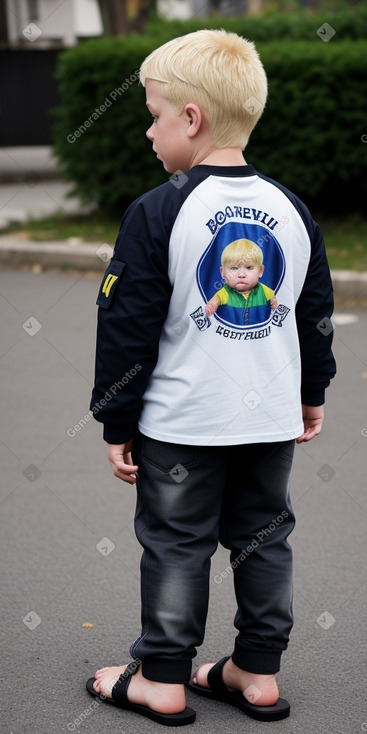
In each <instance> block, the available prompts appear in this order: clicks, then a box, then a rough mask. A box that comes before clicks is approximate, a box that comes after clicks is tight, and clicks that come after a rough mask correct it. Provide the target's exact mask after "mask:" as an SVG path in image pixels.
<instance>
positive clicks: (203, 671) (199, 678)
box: [193, 663, 215, 688]
mask: <svg viewBox="0 0 367 734" xmlns="http://www.w3.org/2000/svg"><path fill="white" fill-rule="evenodd" d="M214 664H215V663H205V665H201V666H200V668H198V669H197V671H196V673H195V675H194V678H193V681H194V683H196V685H198V686H202V688H210V686H209V684H208V673H209V670H210V669H211V668H212V667H213V665H214Z"/></svg>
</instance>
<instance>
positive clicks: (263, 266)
mask: <svg viewBox="0 0 367 734" xmlns="http://www.w3.org/2000/svg"><path fill="white" fill-rule="evenodd" d="M264 270H265V265H262V266H261V268H260V270H259V278H261V276H262V274H263V272H264Z"/></svg>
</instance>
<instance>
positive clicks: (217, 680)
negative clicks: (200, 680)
mask: <svg viewBox="0 0 367 734" xmlns="http://www.w3.org/2000/svg"><path fill="white" fill-rule="evenodd" d="M229 658H230V656H229V655H228V656H227V657H226V658H222V659H221V660H219V662H218V663H216V664H215V665H213V667H212V668H210V670H209V673H208V683H209V685H210V688H211V690H212V691H213V693H215V694H216V695H217V696H223V695H227V696H228V689H227V688H226V686H225V685H224V683H223V668H224V665H225V663H226V662H227V660H229Z"/></svg>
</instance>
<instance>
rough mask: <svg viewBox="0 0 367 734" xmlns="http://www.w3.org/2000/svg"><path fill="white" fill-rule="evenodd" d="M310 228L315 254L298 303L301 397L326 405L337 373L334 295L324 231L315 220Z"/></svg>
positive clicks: (312, 252)
mask: <svg viewBox="0 0 367 734" xmlns="http://www.w3.org/2000/svg"><path fill="white" fill-rule="evenodd" d="M308 230H309V234H310V239H311V257H310V262H309V266H308V271H307V275H306V278H305V282H304V285H303V288H302V291H301V294H300V296H299V299H298V301H297V306H296V321H297V329H298V337H299V343H300V351H301V366H302V372H301V399H302V403H304V404H305V405H322V404H323V403H324V402H325V389H326V388H327V387H328V385H329V384H330V380H331V379H332V378H333V377H334V375H335V372H336V366H335V360H334V356H333V353H332V349H331V346H332V341H333V326H332V323H331V316H332V313H333V308H334V298H333V286H332V281H331V276H330V270H329V265H328V262H327V257H326V252H325V245H324V238H323V236H322V232H321V230H320V227H319V226H318V225H317V224H316V223H315V222H314V221H313V220H312V227H309V228H308Z"/></svg>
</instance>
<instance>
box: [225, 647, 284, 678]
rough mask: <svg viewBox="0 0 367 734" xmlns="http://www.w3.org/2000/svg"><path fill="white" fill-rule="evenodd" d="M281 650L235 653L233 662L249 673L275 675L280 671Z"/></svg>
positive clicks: (240, 651)
mask: <svg viewBox="0 0 367 734" xmlns="http://www.w3.org/2000/svg"><path fill="white" fill-rule="evenodd" d="M281 655H282V653H281V651H280V650H246V649H244V648H242V649H241V650H239V651H236V650H235V651H234V653H233V655H232V660H233V662H234V664H235V665H237V667H238V668H241V669H242V670H247V671H248V672H249V673H259V674H260V675H273V674H274V673H278V671H279V670H280V658H281Z"/></svg>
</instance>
